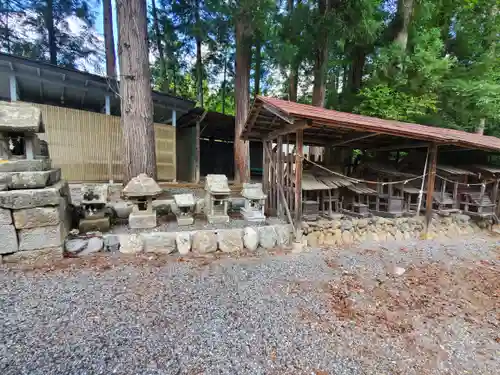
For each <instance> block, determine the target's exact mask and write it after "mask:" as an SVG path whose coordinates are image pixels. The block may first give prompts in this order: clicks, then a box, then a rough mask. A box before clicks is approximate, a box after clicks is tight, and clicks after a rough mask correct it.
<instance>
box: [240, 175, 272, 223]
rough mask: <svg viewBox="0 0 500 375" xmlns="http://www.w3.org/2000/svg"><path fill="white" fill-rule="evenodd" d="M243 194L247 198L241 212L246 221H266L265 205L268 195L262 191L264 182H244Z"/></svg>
mask: <svg viewBox="0 0 500 375" xmlns="http://www.w3.org/2000/svg"><path fill="white" fill-rule="evenodd" d="M241 195H242V197H243V198H245V207H243V208H241V214H242V215H243V218H244V219H245V220H246V221H249V222H253V223H262V222H264V221H266V217H265V215H264V205H265V202H266V198H267V196H266V195H265V194H264V192H263V191H262V184H260V183H256V184H248V183H244V184H243V190H242V191H241Z"/></svg>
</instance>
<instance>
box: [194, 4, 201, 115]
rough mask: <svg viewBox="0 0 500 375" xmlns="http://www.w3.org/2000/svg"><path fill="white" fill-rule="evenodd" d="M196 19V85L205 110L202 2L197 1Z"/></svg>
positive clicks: (199, 100)
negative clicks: (202, 58) (201, 27)
mask: <svg viewBox="0 0 500 375" xmlns="http://www.w3.org/2000/svg"><path fill="white" fill-rule="evenodd" d="M195 19H196V29H197V31H196V83H197V91H198V102H199V103H200V107H201V108H203V65H202V61H201V35H200V33H201V31H200V2H199V0H197V1H196V8H195Z"/></svg>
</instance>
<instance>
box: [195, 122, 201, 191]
mask: <svg viewBox="0 0 500 375" xmlns="http://www.w3.org/2000/svg"><path fill="white" fill-rule="evenodd" d="M194 182H195V183H199V182H200V122H199V121H196V133H195V153H194Z"/></svg>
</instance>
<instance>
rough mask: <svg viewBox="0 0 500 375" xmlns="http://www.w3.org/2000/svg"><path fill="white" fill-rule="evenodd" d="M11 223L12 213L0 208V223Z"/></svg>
mask: <svg viewBox="0 0 500 375" xmlns="http://www.w3.org/2000/svg"><path fill="white" fill-rule="evenodd" d="M8 224H12V214H11V212H10V210H8V209H6V208H0V225H8Z"/></svg>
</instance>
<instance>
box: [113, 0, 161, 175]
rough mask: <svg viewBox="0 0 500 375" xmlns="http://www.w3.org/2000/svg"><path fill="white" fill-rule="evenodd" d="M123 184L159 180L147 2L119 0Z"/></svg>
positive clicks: (141, 0) (117, 3)
mask: <svg viewBox="0 0 500 375" xmlns="http://www.w3.org/2000/svg"><path fill="white" fill-rule="evenodd" d="M116 5H117V11H118V38H119V44H118V58H119V61H120V77H121V79H120V99H121V127H122V131H123V140H124V147H125V150H124V151H125V152H124V153H123V161H124V174H123V176H124V177H123V178H124V182H125V183H127V182H128V181H130V179H131V178H133V177H135V176H137V175H138V174H140V173H146V174H147V175H148V176H150V177H152V178H154V179H156V178H157V176H156V152H155V133H154V127H153V101H152V96H151V83H150V82H151V73H150V71H149V60H148V37H147V14H146V9H147V6H146V0H117V2H116Z"/></svg>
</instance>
